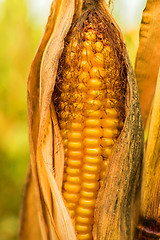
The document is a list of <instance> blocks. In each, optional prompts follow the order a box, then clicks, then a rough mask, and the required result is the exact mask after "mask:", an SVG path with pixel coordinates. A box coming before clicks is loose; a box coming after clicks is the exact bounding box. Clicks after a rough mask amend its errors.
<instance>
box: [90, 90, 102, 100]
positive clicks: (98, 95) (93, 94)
mask: <svg viewBox="0 0 160 240" xmlns="http://www.w3.org/2000/svg"><path fill="white" fill-rule="evenodd" d="M87 96H89V97H92V98H94V99H95V98H96V99H99V100H103V99H104V98H105V93H104V92H103V91H101V90H89V91H87Z"/></svg>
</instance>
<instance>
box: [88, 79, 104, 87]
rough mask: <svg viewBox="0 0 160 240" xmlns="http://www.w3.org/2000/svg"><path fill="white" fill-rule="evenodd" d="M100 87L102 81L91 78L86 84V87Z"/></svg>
mask: <svg viewBox="0 0 160 240" xmlns="http://www.w3.org/2000/svg"><path fill="white" fill-rule="evenodd" d="M101 86H102V81H101V80H100V79H99V78H96V77H95V78H91V79H89V80H88V82H87V87H91V88H96V89H97V88H100V87H101Z"/></svg>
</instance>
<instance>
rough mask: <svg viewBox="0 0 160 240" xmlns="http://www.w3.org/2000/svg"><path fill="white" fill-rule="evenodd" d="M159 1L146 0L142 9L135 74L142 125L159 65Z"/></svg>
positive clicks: (147, 112) (151, 99) (148, 107)
mask: <svg viewBox="0 0 160 240" xmlns="http://www.w3.org/2000/svg"><path fill="white" fill-rule="evenodd" d="M159 32H160V1H158V0H156V1H155V0H148V1H147V4H146V7H145V9H144V11H143V16H142V22H141V27H140V33H139V47H138V52H137V56H136V64H135V74H136V79H137V82H138V89H139V93H140V105H141V109H142V116H143V122H144V125H145V124H146V120H147V117H148V114H149V110H150V107H151V103H152V101H153V96H154V93H155V87H156V81H157V76H158V69H159V65H160V51H159V49H160V34H159Z"/></svg>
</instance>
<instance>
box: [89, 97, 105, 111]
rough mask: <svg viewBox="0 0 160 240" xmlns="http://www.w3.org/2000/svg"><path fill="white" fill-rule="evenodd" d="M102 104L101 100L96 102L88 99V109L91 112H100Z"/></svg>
mask: <svg viewBox="0 0 160 240" xmlns="http://www.w3.org/2000/svg"><path fill="white" fill-rule="evenodd" d="M101 105H102V102H101V101H100V100H95V99H92V98H89V99H87V101H86V107H87V109H91V110H98V109H100V108H101Z"/></svg>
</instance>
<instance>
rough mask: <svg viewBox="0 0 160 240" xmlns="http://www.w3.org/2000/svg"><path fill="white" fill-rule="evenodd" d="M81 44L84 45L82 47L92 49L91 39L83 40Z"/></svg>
mask: <svg viewBox="0 0 160 240" xmlns="http://www.w3.org/2000/svg"><path fill="white" fill-rule="evenodd" d="M83 46H84V48H87V49H88V50H92V41H84V42H83Z"/></svg>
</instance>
